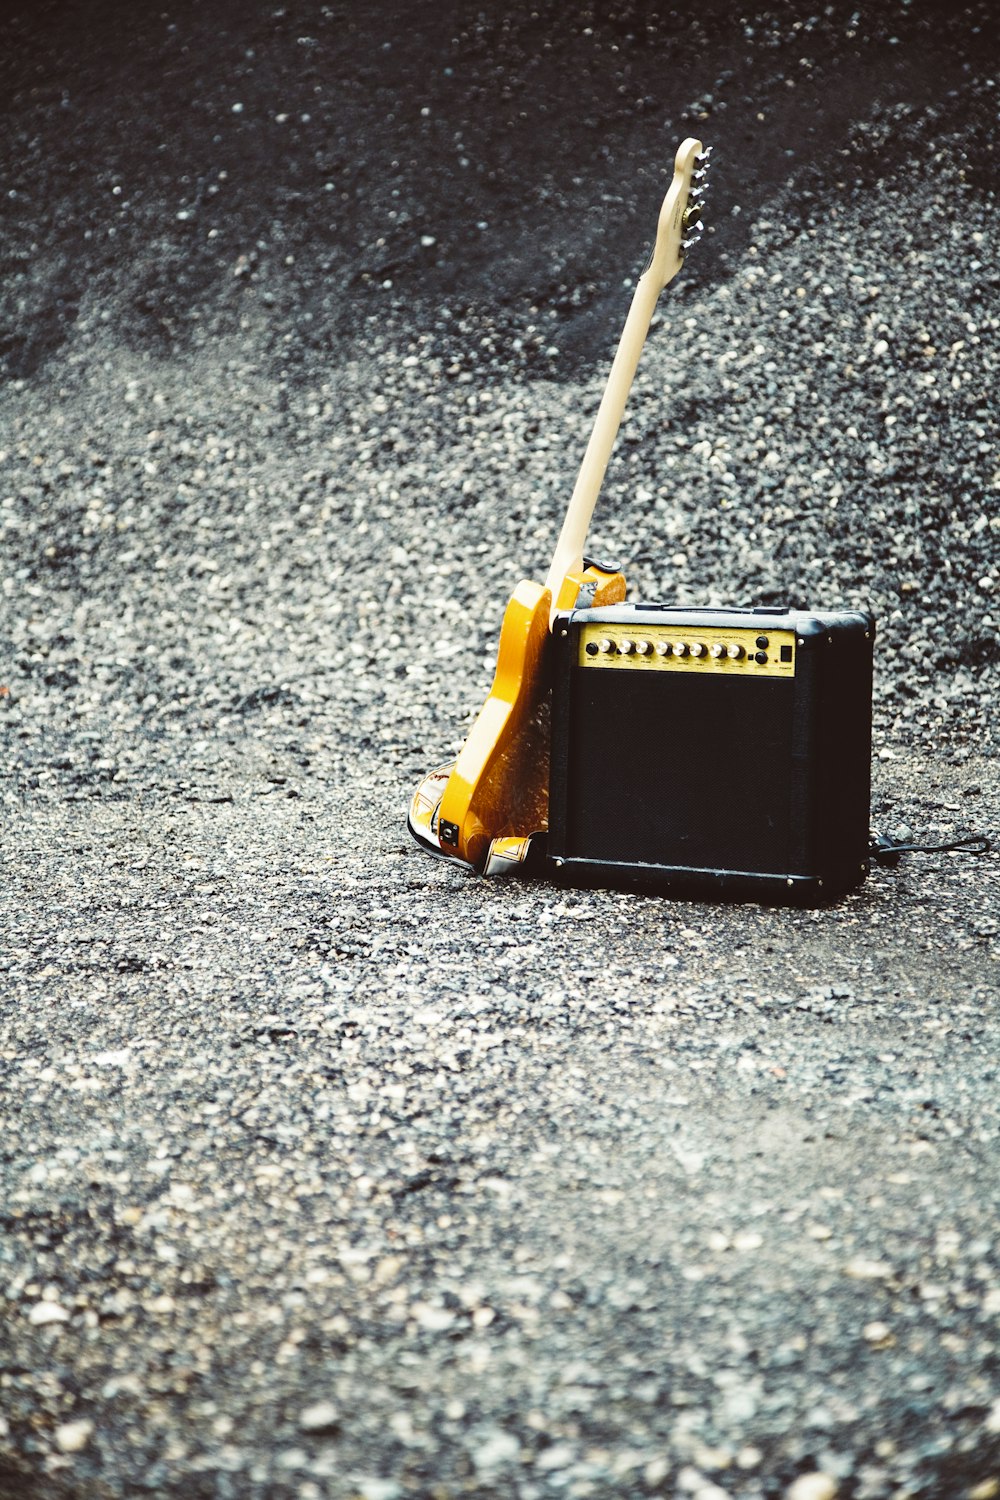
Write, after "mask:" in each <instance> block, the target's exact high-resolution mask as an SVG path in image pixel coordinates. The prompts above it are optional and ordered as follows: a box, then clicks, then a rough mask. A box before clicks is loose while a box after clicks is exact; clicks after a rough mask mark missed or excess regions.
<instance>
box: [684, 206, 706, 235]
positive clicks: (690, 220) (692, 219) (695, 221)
mask: <svg viewBox="0 0 1000 1500" xmlns="http://www.w3.org/2000/svg"><path fill="white" fill-rule="evenodd" d="M695 215H696V211H695V210H694V209H690V208H689V209H688V210H687V212H686V213H685V215H684V228H685V229H686V230H687V231H688V233H689V234H691V233H694V234H701V233H702V232H703V231H704V228H705V226H704V224H703V223H702V222H701V220H700V219H699V218H697V217H696V216H695Z"/></svg>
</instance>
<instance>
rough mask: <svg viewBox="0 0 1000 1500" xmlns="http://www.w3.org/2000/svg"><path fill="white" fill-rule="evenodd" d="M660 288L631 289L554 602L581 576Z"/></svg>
mask: <svg viewBox="0 0 1000 1500" xmlns="http://www.w3.org/2000/svg"><path fill="white" fill-rule="evenodd" d="M662 285H663V284H662V282H661V281H660V280H659V278H657V277H654V276H653V274H652V272H651V271H647V272H646V273H645V274H644V275H643V276H641V277H640V278H639V283H638V285H637V287H636V289H635V294H634V296H633V298H632V305H631V307H630V308H629V313H628V317H627V318H626V320H625V328H624V330H623V332H622V336H621V341H620V343H619V345H618V351H617V353H616V354H615V358H614V363H613V364H612V366H611V374H610V375H609V376H608V383H607V385H606V386H605V388H604V395H603V396H602V397H601V404H600V407H599V408H598V412H597V418H596V420H595V422H594V429H593V431H592V432H591V434H590V441H589V442H588V444H587V451H586V452H585V454H584V455H583V463H582V464H581V465H580V472H579V474H578V475H577V478H576V484H575V485H574V486H573V494H572V495H571V497H570V502H569V505H568V507H567V509H566V516H565V519H564V520H563V524H562V530H561V531H560V533H559V540H558V541H557V543H556V550H555V552H554V553H553V556H552V563H551V566H550V567H549V571H548V575H547V577H546V579H545V587H546V588H547V589H550V590H551V592H552V598H553V602H554V601H555V599H556V597H557V595H558V593H559V588H560V585H561V584H562V581H563V579H564V578H565V577H566V574H567V573H570V572H574V571H577V570H579V569H580V568H581V567H582V565H583V549H584V547H585V546H586V543H587V533H588V531H589V530H590V522H591V517H592V516H593V514H594V506H595V505H596V504H597V497H598V495H599V494H600V490H601V485H602V484H603V482H604V474H605V471H606V469H607V467H608V461H609V459H610V458H611V450H612V449H613V448H614V445H615V438H616V437H617V436H618V429H619V427H620V426H621V421H622V417H623V415H624V412H625V404H626V402H627V400H628V394H629V391H630V390H631V389H632V382H633V380H634V379H635V372H636V370H637V369H638V366H639V356H640V355H641V354H642V350H643V346H644V345H645V342H646V335H647V333H648V332H649V325H650V323H651V322H652V318H653V313H654V312H655V310H656V304H657V301H658V300H659V296H660V291H661V290H662Z"/></svg>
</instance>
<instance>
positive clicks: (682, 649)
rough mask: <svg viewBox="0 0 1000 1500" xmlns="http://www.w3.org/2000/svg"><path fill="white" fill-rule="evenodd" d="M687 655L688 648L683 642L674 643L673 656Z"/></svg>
mask: <svg viewBox="0 0 1000 1500" xmlns="http://www.w3.org/2000/svg"><path fill="white" fill-rule="evenodd" d="M687 654H688V648H687V646H686V645H685V644H684V642H683V641H675V642H674V655H675V656H687Z"/></svg>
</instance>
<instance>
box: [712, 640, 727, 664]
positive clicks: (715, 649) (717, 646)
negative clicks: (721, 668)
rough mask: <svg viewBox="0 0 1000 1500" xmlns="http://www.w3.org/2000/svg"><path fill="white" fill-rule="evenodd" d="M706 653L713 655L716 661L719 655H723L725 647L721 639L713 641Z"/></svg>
mask: <svg viewBox="0 0 1000 1500" xmlns="http://www.w3.org/2000/svg"><path fill="white" fill-rule="evenodd" d="M708 654H709V656H711V657H714V658H715V660H716V661H718V660H719V657H720V656H725V654H726V648H725V646H724V645H723V644H722V642H721V641H713V642H712V644H711V646H710V647H709V648H708Z"/></svg>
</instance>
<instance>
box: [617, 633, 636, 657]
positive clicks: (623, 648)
mask: <svg viewBox="0 0 1000 1500" xmlns="http://www.w3.org/2000/svg"><path fill="white" fill-rule="evenodd" d="M634 649H635V648H634V646H633V644H632V642H631V641H630V640H629V639H628V637H627V636H623V637H622V639H621V640H620V641H619V642H618V653H619V655H620V656H631V655H632V652H633V650H634Z"/></svg>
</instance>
